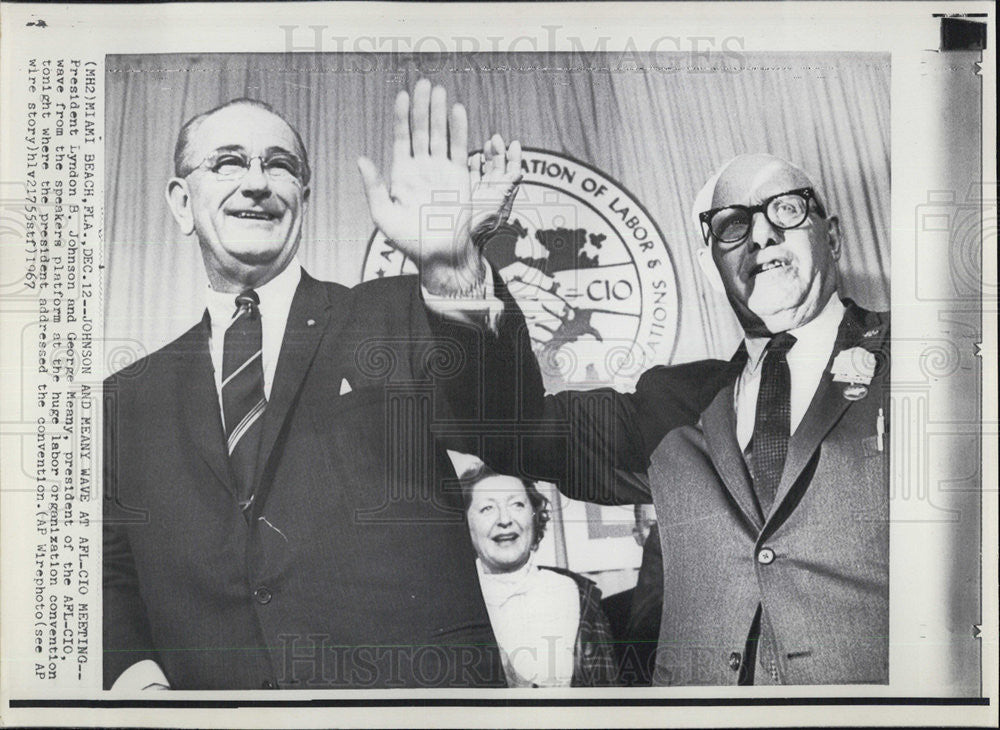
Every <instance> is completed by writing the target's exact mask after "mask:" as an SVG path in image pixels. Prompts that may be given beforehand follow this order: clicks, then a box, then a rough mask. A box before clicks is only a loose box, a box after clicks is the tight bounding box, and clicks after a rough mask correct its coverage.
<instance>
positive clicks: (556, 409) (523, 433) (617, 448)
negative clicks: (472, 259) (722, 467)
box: [433, 276, 734, 504]
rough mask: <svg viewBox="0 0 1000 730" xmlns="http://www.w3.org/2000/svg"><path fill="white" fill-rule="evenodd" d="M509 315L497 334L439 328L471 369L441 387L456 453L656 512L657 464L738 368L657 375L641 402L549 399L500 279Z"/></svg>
mask: <svg viewBox="0 0 1000 730" xmlns="http://www.w3.org/2000/svg"><path fill="white" fill-rule="evenodd" d="M494 285H495V289H496V292H497V295H498V296H499V297H500V299H501V300H502V301H503V302H504V312H503V315H502V316H501V318H500V321H499V326H498V327H497V330H496V332H495V333H494V332H493V331H491V330H490V328H489V327H487V326H485V323H483V324H482V325H479V326H471V325H460V324H457V323H455V322H451V321H446V320H443V319H441V318H433V321H434V322H435V328H436V332H437V333H438V335H439V337H441V338H443V339H446V340H449V341H451V342H453V343H455V344H456V346H457V347H458V349H459V350H460V351H461V353H462V359H463V364H462V366H461V367H460V368H458V369H457V371H456V373H455V375H454V376H453V377H450V378H448V379H445V380H444V381H442V383H443V385H444V387H443V389H442V393H443V395H444V397H445V399H446V400H447V402H448V404H449V406H450V411H451V415H452V417H453V418H454V419H455V420H454V422H453V423H452V428H450V429H449V430H450V432H451V434H452V436H453V437H454V438H453V439H452V440H451V441H450V443H449V448H454V449H456V450H459V451H465V452H469V453H474V454H477V455H479V456H480V457H481V458H482V459H483V460H484V461H486V462H487V463H488V464H489V465H490V466H491V467H492V468H493V469H494V470H496V471H498V472H500V473H504V474H514V475H517V476H520V477H523V478H527V479H532V480H539V479H540V480H545V481H552V482H555V483H556V485H557V486H558V487H559V489H560V491H562V492H563V493H564V494H566V495H567V496H569V497H572V498H574V499H581V500H585V501H589V502H597V503H600V504H636V503H643V502H650V501H651V497H650V494H649V487H648V484H647V482H646V480H645V478H644V473H645V470H646V468H647V466H648V464H649V457H650V454H651V453H652V452H653V450H654V449H655V448H656V446H657V445H658V444H659V443H660V441H661V440H662V439H663V437H664V436H665V435H666V434H667V432H668V431H670V430H672V429H673V428H676V427H678V426H683V425H688V424H693V423H695V422H697V420H698V416H699V414H700V413H701V412H702V410H704V409H705V408H706V407H707V406H708V404H709V403H710V402H711V400H712V398H714V397H715V395H716V393H718V391H719V390H720V389H721V388H722V386H723V385H725V383H726V382H728V381H729V380H731V379H732V377H734V376H733V372H734V370H733V365H732V364H731V363H728V362H725V361H721V360H703V361H699V362H694V363H688V364H684V365H677V366H670V367H655V368H652V369H651V370H649V371H647V372H646V373H644V374H643V376H642V377H641V378H640V379H639V382H638V384H637V386H636V390H635V392H634V393H628V394H625V393H619V392H617V391H615V390H613V389H611V388H600V389H596V390H588V391H566V392H562V393H558V394H555V395H545V391H544V387H543V384H542V377H541V372H540V370H539V367H538V362H537V360H536V358H535V356H534V353H533V352H532V349H531V340H530V338H529V336H528V330H527V325H526V323H525V321H524V317H523V315H522V314H521V312H520V309H519V308H518V306H517V304H516V302H515V301H514V299H513V297H511V295H510V293H509V292H508V291H507V289H506V287H505V286H504V284H503V282H502V281H501V280H500V278H499V277H498V276H495V280H494Z"/></svg>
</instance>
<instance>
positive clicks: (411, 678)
mask: <svg viewBox="0 0 1000 730" xmlns="http://www.w3.org/2000/svg"><path fill="white" fill-rule="evenodd" d="M466 138H467V123H466V116H465V111H464V109H463V108H462V107H461V106H460V105H455V106H453V107H452V108H451V109H450V110H449V109H448V107H447V99H446V96H445V92H444V89H443V88H441V87H436V88H434V89H433V90H432V89H431V85H430V84H429V83H428V82H426V81H421V82H418V84H417V85H416V87H415V89H414V92H413V100H412V104H411V103H410V97H409V95H408V94H406V93H405V92H403V93H401V94H400V95H399V96H398V98H397V100H396V106H395V119H394V148H393V171H392V177H391V181H390V184H389V185H386V184H385V183H383V182H382V180H381V179H380V177H379V175H378V173H377V172H376V170H375V168H374V166H373V165H372V163H371V162H370V161H368V160H367V159H364V158H362V159H361V160H360V161H359V167H360V171H361V174H362V178H363V182H364V184H365V190H366V193H367V195H368V198H369V203H370V208H371V213H372V217H373V219H374V220H375V223H376V225H378V226H379V228H381V229H382V231H383V232H384V233H385V235H386V236H387V237H388V238H390V239H392V240H393V241H394V242H395V243H396V245H397V246H399V247H400V248H401V249H402V250H403V251H404V252H405V253H406V254H407V255H408V256H409V257H410V258H411V259H413V260H414V261H416V262H418V263H419V265H420V271H421V276H420V279H419V281H418V280H416V279H414V278H410V277H400V278H395V279H386V280H380V281H377V282H371V283H369V284H365V285H361V286H359V287H356V288H355V289H352V290H349V289H346V288H345V287H342V286H339V285H336V284H331V283H327V282H320V281H317V280H315V279H313V278H312V277H310V276H309V275H308V274H307V273H306V272H305V271H303V270H302V269H301V267H300V266H299V264H298V262H297V260H296V252H297V250H298V246H299V242H300V238H301V232H302V221H303V216H304V214H305V211H306V208H307V205H308V204H309V200H310V193H311V188H310V180H311V176H310V168H309V163H308V158H307V155H306V150H305V147H304V145H303V143H302V139H301V137H300V136H299V133H298V132H297V131H296V130H295V129H294V128H293V127H292V126H291V125H290V124H289V123H288V122H287V121H285V120H284V119H283V118H282V117H281V116H280V115H278V114H277V113H276V112H275V111H274V110H273V109H271V108H270V107H269V106H267V105H266V104H263V103H261V102H257V101H253V100H247V99H242V100H236V101H233V102H230V103H227V104H225V105H223V106H221V107H218V108H216V109H213V110H211V111H208V112H205V113H204V114H200V115H198V116H196V117H194V118H193V119H192V120H190V121H189V122H188V123H187V124H185V125H184V127H183V128H182V130H181V132H180V135H179V137H178V141H177V145H176V152H175V156H174V164H175V176H174V177H173V178H172V179H171V180H170V181H169V183H168V185H167V201H168V203H169V206H170V210H171V212H172V213H173V216H174V218H175V219H176V221H177V223H178V225H179V227H180V229H181V231H182V232H183V233H185V234H191V233H194V234H195V235H196V237H197V240H198V243H199V246H200V248H201V253H202V257H203V260H204V264H205V270H206V273H207V275H208V280H209V284H210V290H209V291H208V292H207V306H206V313H205V316H204V318H203V319H202V321H201V322H200V323H199V324H197V325H196V326H195V327H193V328H192V329H191V330H190V331H188V332H187V333H186V334H184V335H183V336H181V337H180V338H179V339H177V340H176V341H175V342H173V343H171V344H169V345H167V346H166V347H164V348H162V349H161V350H159V351H157V352H155V353H153V354H152V355H150V356H149V357H146V358H143V359H142V360H140V361H139V362H137V363H135V364H134V365H133V366H130V367H129V368H127V369H125V370H123V371H122V372H119V373H117V374H115V375H113V376H112V377H111V378H109V379H108V381H107V383H106V391H105V395H106V403H107V409H106V416H105V426H106V433H105V444H106V453H105V486H106V493H105V507H106V509H105V525H104V533H105V539H104V647H103V648H104V655H103V661H104V675H105V684H106V686H112V685H114V688H115V689H143V688H160V689H163V688H173V689H254V688H265V689H277V688H301V689H316V688H324V687H341V688H372V687H423V686H437V687H441V686H447V687H455V686H483V685H500V686H502V685H503V675H502V670H501V664H500V661H499V655H498V653H497V650H496V647H495V641H494V639H493V634H492V631H491V629H490V624H489V616H488V614H487V612H486V608H485V605H484V604H483V600H482V596H481V593H480V590H479V587H478V578H477V576H476V572H475V566H474V562H473V561H472V560H471V559H469V547H468V532H467V530H466V528H465V527H464V521H463V519H462V514H463V509H462V503H461V496H460V493H459V491H458V490H457V489H453V490H451V491H449V490H448V489H447V485H448V483H449V478H450V479H451V480H455V476H454V472H453V471H452V469H451V466H450V463H449V462H448V460H447V457H446V455H445V452H444V450H443V448H442V447H441V446H439V445H438V443H437V442H436V441H435V439H434V436H433V435H432V433H431V426H430V423H429V422H430V421H431V420H433V419H434V418H435V417H437V416H439V415H440V414H442V413H446V412H447V404H446V403H442V399H440V398H435V397H430V395H437V393H438V392H439V389H438V388H437V387H436V384H437V383H438V382H439V381H440V380H441V379H442V378H447V377H448V376H449V375H450V374H452V375H453V374H454V372H452V371H454V370H455V369H456V368H458V369H460V368H461V367H462V366H463V364H464V365H468V357H467V353H454V352H451V351H449V350H447V345H448V343H449V342H450V339H449V332H450V331H451V329H450V328H458V329H461V328H462V327H463V326H464V325H465V324H468V322H471V321H472V320H475V319H476V317H480V316H482V317H485V316H486V315H485V313H483V312H481V311H480V312H477V311H475V303H476V301H479V302H481V301H483V300H484V294H485V293H486V290H487V289H489V288H490V286H491V285H490V282H487V281H485V274H486V272H485V270H484V269H483V268H482V267H481V265H479V262H478V256H477V255H476V254H475V251H474V247H473V243H472V241H473V238H474V237H476V236H477V235H478V234H477V229H478V227H479V226H481V225H483V224H485V223H486V222H487V220H488V219H490V216H495V215H497V214H498V209H499V208H500V207H501V205H502V204H503V203H504V201H505V200H509V199H510V197H511V196H510V193H511V190H512V188H511V185H512V184H513V183H514V181H515V180H516V179H517V177H518V176H519V174H520V165H519V162H518V155H519V151H518V148H517V146H516V143H515V144H513V145H511V148H510V150H507V149H506V148H505V145H504V144H503V142H502V140H499V138H494V140H492V141H491V143H490V146H491V150H492V152H497V153H499V156H498V157H495V158H494V159H493V161H492V162H491V164H489V165H487V166H485V168H484V172H483V174H482V176H481V177H479V176H476V179H475V180H472V181H470V171H469V167H468V155H467V151H466ZM508 158H509V161H510V164H509V165H508V164H507V161H508ZM497 160H499V161H500V164H499V165H498V164H497ZM390 188H391V194H390ZM505 190H506V191H507V193H506V196H505V194H504V191H505ZM441 192H444V193H449V194H451V195H452V198H451V199H453V200H455V201H456V207H455V224H454V227H453V231H452V235H451V236H444V237H442V236H440V234H439V235H438V236H437V237H428V236H426V235H424V234H423V232H422V230H421V220H420V214H421V208H422V206H425V205H426V204H428V203H430V202H432V201H431V197H430V196H432V195H433V194H436V193H441ZM438 207H439V208H440V206H438ZM499 214H500V215H502V214H503V213H502V211H501V212H500V213H499ZM163 275H164V276H170V272H169V271H165V272H163ZM421 285H422V286H421ZM470 297H472V298H473V300H475V301H473V306H472V308H471V311H470V310H469V309H464V308H463V309H456V308H455V307H453V306H449V304H454V303H455V302H456V301H457V302H458V303H459V304H461V303H462V302H463V301H466V300H468V299H469V298H470ZM466 320H468V322H466ZM500 324H501V325H502V324H503V320H502V317H501V321H500ZM505 331H506V329H505V328H504V327H502V326H501V327H500V337H501V339H502V337H503V333H504V332H505ZM459 334H460V333H459ZM442 347H443V348H445V351H444V353H443V355H444V356H445V360H446V361H447V358H448V356H450V357H451V358H452V360H450V361H447V362H444V363H442V356H443V355H442V351H441V348H442ZM448 362H451V365H454V367H451V365H449V364H448ZM449 368H450V370H449ZM446 371H447V372H446ZM428 394H430V395H428ZM408 414H409V415H408ZM454 483H457V482H454Z"/></svg>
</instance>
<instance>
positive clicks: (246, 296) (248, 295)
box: [234, 289, 260, 318]
mask: <svg viewBox="0 0 1000 730" xmlns="http://www.w3.org/2000/svg"><path fill="white" fill-rule="evenodd" d="M259 304H260V297H259V296H257V292H255V291H254V290H253V289H247V290H246V291H243V292H240V293H239V294H238V295H237V296H236V312H235V313H234V314H239V313H240V312H246V313H247V314H249V315H250V317H251V318H253V316H254V315H255V314H256V313H257V305H259Z"/></svg>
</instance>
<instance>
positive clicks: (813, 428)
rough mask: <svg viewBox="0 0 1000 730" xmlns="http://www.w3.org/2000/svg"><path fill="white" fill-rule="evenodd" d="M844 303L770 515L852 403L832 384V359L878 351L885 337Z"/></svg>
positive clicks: (876, 323)
mask: <svg viewBox="0 0 1000 730" xmlns="http://www.w3.org/2000/svg"><path fill="white" fill-rule="evenodd" d="M846 303H847V311H846V312H845V313H844V318H843V319H842V320H841V322H840V328H839V330H838V331H837V339H836V342H835V343H834V346H833V351H832V352H831V353H830V359H829V360H828V361H827V363H826V369H825V370H824V372H823V377H822V379H821V380H820V383H819V386H818V387H817V388H816V393H815V394H814V395H813V399H812V401H811V402H810V403H809V408H808V409H806V412H805V415H803V417H802V421H801V422H800V423H799V426H798V428H797V429H796V430H795V433H794V434H792V436H791V438H790V439H789V441H788V453H787V455H786V457H785V468H784V470H783V471H782V474H781V482H780V483H779V485H778V491H777V493H776V494H775V498H774V508H773V509H772V511H771V514H776V513H777V511H778V507H779V506H780V505H781V503H782V501H783V500H784V499H785V497H787V496H788V493H789V492H790V491H791V489H792V487H793V486H794V485H795V482H796V481H797V480H798V478H799V476H800V475H801V474H802V471H803V470H804V469H805V468H806V466H807V465H808V464H809V461H810V460H811V459H812V458H813V454H815V453H816V450H817V449H818V448H819V446H820V444H821V443H822V442H823V439H824V438H825V437H826V435H827V434H828V433H829V432H830V429H831V428H833V426H834V425H835V424H836V423H837V421H839V420H840V418H841V416H843V414H844V411H846V410H847V409H848V408H849V407H850V406H851V405H852V403H853V401H849V400H847V399H846V398H844V396H843V387H842V386H843V384H842V383H835V382H834V380H833V375H832V374H831V372H830V368H831V366H832V364H833V360H834V358H836V356H837V355H838V354H840V353H841V352H842V351H843V350H846V349H849V348H851V347H856V346H859V345H863V346H865V349H868V350H870V351H873V352H874V351H878V350H879V348H880V347H881V346H882V344H883V342H884V341H885V339H886V338H887V337H888V327H887V326H886V325H885V323H884V322H882V321H881V320H880V319H879V318H878V317H877V316H876V315H874V314H872V313H869V312H866V311H865V310H863V309H861V308H860V307H858V306H857V305H856V304H854V303H853V302H851V301H850V300H847V302H846ZM866 328H867V330H866ZM876 377H878V376H876Z"/></svg>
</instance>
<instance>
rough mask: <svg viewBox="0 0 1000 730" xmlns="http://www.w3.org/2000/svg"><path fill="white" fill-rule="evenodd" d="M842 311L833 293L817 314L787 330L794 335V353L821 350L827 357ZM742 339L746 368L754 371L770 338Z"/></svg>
mask: <svg viewBox="0 0 1000 730" xmlns="http://www.w3.org/2000/svg"><path fill="white" fill-rule="evenodd" d="M844 311H845V307H844V303H843V302H842V301H840V297H838V296H837V295H836V294H834V295H833V296H831V297H830V299H829V301H827V303H826V306H825V307H823V309H822V310H821V311H820V313H819V314H818V315H816V316H815V317H813V318H812V319H811V320H809V321H808V322H806V323H805V324H804V325H802V326H801V327H796V328H795V329H791V330H788V332H789V334H792V335H795V347H794V350H795V352H796V354H799V353H806V352H812V351H814V350H815V351H823V352H822V353H820V354H822V357H823V358H826V357H828V356H829V354H830V352H829V350H830V348H829V347H828V345H829V344H830V343H832V342H833V341H834V340H835V339H836V337H837V330H838V329H839V328H840V321H841V320H842V319H843V318H844ZM743 341H744V343H745V344H746V348H747V368H749V370H750V372H754V371H755V370H757V368H758V367H760V363H761V360H763V359H764V348H765V347H767V343H768V342H770V341H771V338H770V337H760V336H751V335H747V336H746V337H745V338H744V340H743ZM789 355H791V353H789ZM824 361H825V360H824Z"/></svg>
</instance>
